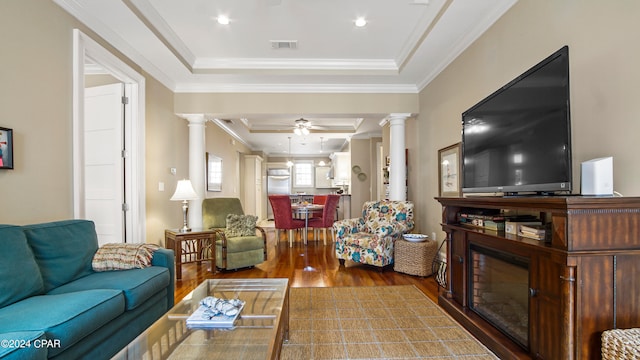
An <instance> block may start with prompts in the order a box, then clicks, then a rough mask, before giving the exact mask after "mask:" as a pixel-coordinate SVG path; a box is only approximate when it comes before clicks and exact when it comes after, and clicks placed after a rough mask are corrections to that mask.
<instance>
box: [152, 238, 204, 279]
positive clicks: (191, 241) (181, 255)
mask: <svg viewBox="0 0 640 360" xmlns="http://www.w3.org/2000/svg"><path fill="white" fill-rule="evenodd" d="M164 243H165V247H166V248H167V249H171V250H173V251H174V252H175V257H176V278H177V279H178V280H180V279H182V264H188V263H194V262H195V263H197V264H198V266H200V263H202V262H203V261H211V272H212V273H214V274H215V272H216V236H215V232H214V231H213V230H193V231H189V232H180V231H179V230H177V229H167V230H165V231H164Z"/></svg>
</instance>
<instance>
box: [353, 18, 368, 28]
mask: <svg viewBox="0 0 640 360" xmlns="http://www.w3.org/2000/svg"><path fill="white" fill-rule="evenodd" d="M354 23H355V24H356V26H357V27H363V26H365V25H367V20H365V18H363V17H359V18H357V19H356V21H354Z"/></svg>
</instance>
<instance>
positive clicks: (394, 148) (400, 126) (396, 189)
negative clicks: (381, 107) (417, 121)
mask: <svg viewBox="0 0 640 360" xmlns="http://www.w3.org/2000/svg"><path fill="white" fill-rule="evenodd" d="M410 116H411V114H406V113H402V114H389V128H390V134H389V157H390V158H391V166H390V167H389V200H399V201H404V200H407V166H406V161H407V160H406V156H405V140H404V137H405V134H404V133H405V121H406V120H407V118H409V117H410Z"/></svg>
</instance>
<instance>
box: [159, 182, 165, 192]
mask: <svg viewBox="0 0 640 360" xmlns="http://www.w3.org/2000/svg"><path fill="white" fill-rule="evenodd" d="M158 191H164V183H163V182H162V181H160V182H159V183H158Z"/></svg>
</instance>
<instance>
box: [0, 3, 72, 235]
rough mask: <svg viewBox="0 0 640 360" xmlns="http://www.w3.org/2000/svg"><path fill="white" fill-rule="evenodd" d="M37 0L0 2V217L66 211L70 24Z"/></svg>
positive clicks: (41, 217) (51, 216) (26, 219)
mask: <svg viewBox="0 0 640 360" xmlns="http://www.w3.org/2000/svg"><path fill="white" fill-rule="evenodd" d="M74 25H77V24H76V23H75V22H74V21H72V20H71V18H70V17H69V16H67V15H66V13H64V12H63V11H62V10H61V9H60V8H59V7H58V6H57V5H55V4H54V3H53V2H51V1H42V0H3V1H2V2H0V34H3V35H2V36H1V37H0V48H1V49H2V56H0V79H1V80H0V81H1V82H2V86H0V126H2V127H8V128H13V136H14V166H15V168H14V169H13V170H0V203H1V204H2V209H3V210H2V211H1V212H0V223H12V224H28V223H35V222H41V221H48V220H60V219H68V218H69V217H71V216H72V214H73V202H72V197H71V193H72V192H71V190H72V172H71V158H72V137H71V80H72V77H71V66H72V64H71V56H72V50H73V49H72V36H71V30H72V28H73V26H74Z"/></svg>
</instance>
